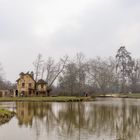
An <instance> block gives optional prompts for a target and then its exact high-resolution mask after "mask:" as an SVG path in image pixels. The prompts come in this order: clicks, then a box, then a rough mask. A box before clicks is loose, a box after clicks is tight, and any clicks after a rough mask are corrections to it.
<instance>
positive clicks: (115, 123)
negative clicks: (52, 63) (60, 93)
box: [16, 99, 140, 140]
mask: <svg viewBox="0 0 140 140" xmlns="http://www.w3.org/2000/svg"><path fill="white" fill-rule="evenodd" d="M16 111H17V116H16V117H17V119H18V123H19V126H20V127H22V126H26V127H30V128H31V129H34V130H35V132H36V135H37V137H39V136H40V135H42V133H44V129H45V133H46V134H47V136H49V135H52V134H55V136H56V137H60V139H61V140H63V139H66V138H67V139H74V140H78V139H79V140H80V139H82V140H83V139H84V140H86V139H87V140H88V139H89V140H91V139H92V138H104V137H105V138H106V139H119V140H138V139H140V133H139V131H140V105H139V104H137V103H136V102H135V101H133V100H125V99H123V100H122V99H118V100H114V99H113V100H112V99H106V100H105V101H100V100H99V101H96V102H87V103H83V102H80V103H45V102H17V103H16Z"/></svg>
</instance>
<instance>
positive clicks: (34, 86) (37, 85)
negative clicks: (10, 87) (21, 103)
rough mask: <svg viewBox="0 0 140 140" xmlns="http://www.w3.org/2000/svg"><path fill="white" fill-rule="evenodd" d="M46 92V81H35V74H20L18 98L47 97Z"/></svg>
mask: <svg viewBox="0 0 140 140" xmlns="http://www.w3.org/2000/svg"><path fill="white" fill-rule="evenodd" d="M46 92H47V83H46V82H45V81H44V80H42V79H41V80H39V81H38V82H37V81H35V80H34V74H33V72H31V73H29V72H28V73H23V72H22V73H20V77H19V79H18V80H17V91H16V96H36V95H37V96H45V95H46Z"/></svg>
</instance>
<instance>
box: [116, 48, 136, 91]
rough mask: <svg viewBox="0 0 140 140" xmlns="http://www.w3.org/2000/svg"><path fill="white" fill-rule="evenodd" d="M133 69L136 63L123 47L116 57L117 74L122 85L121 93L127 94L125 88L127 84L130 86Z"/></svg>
mask: <svg viewBox="0 0 140 140" xmlns="http://www.w3.org/2000/svg"><path fill="white" fill-rule="evenodd" d="M133 68H134V61H133V60H132V57H131V53H130V52H128V51H127V50H126V48H125V46H121V47H120V48H119V49H118V52H117V55H116V72H117V74H118V78H119V81H120V84H121V92H126V88H125V87H126V84H127V85H129V84H130V83H129V82H130V77H131V75H132V72H133Z"/></svg>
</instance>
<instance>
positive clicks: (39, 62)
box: [33, 54, 43, 81]
mask: <svg viewBox="0 0 140 140" xmlns="http://www.w3.org/2000/svg"><path fill="white" fill-rule="evenodd" d="M42 64H43V59H42V55H41V54H38V56H37V58H36V60H35V61H34V62H33V65H34V70H35V80H36V81H37V80H38V77H39V76H40V74H41V69H42ZM42 73H43V72H42Z"/></svg>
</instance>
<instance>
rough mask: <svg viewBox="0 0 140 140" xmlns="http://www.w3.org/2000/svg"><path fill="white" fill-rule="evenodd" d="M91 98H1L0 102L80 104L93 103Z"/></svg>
mask: <svg viewBox="0 0 140 140" xmlns="http://www.w3.org/2000/svg"><path fill="white" fill-rule="evenodd" d="M94 100H95V98H91V97H75V96H58V97H1V98H0V102H82V101H94Z"/></svg>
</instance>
